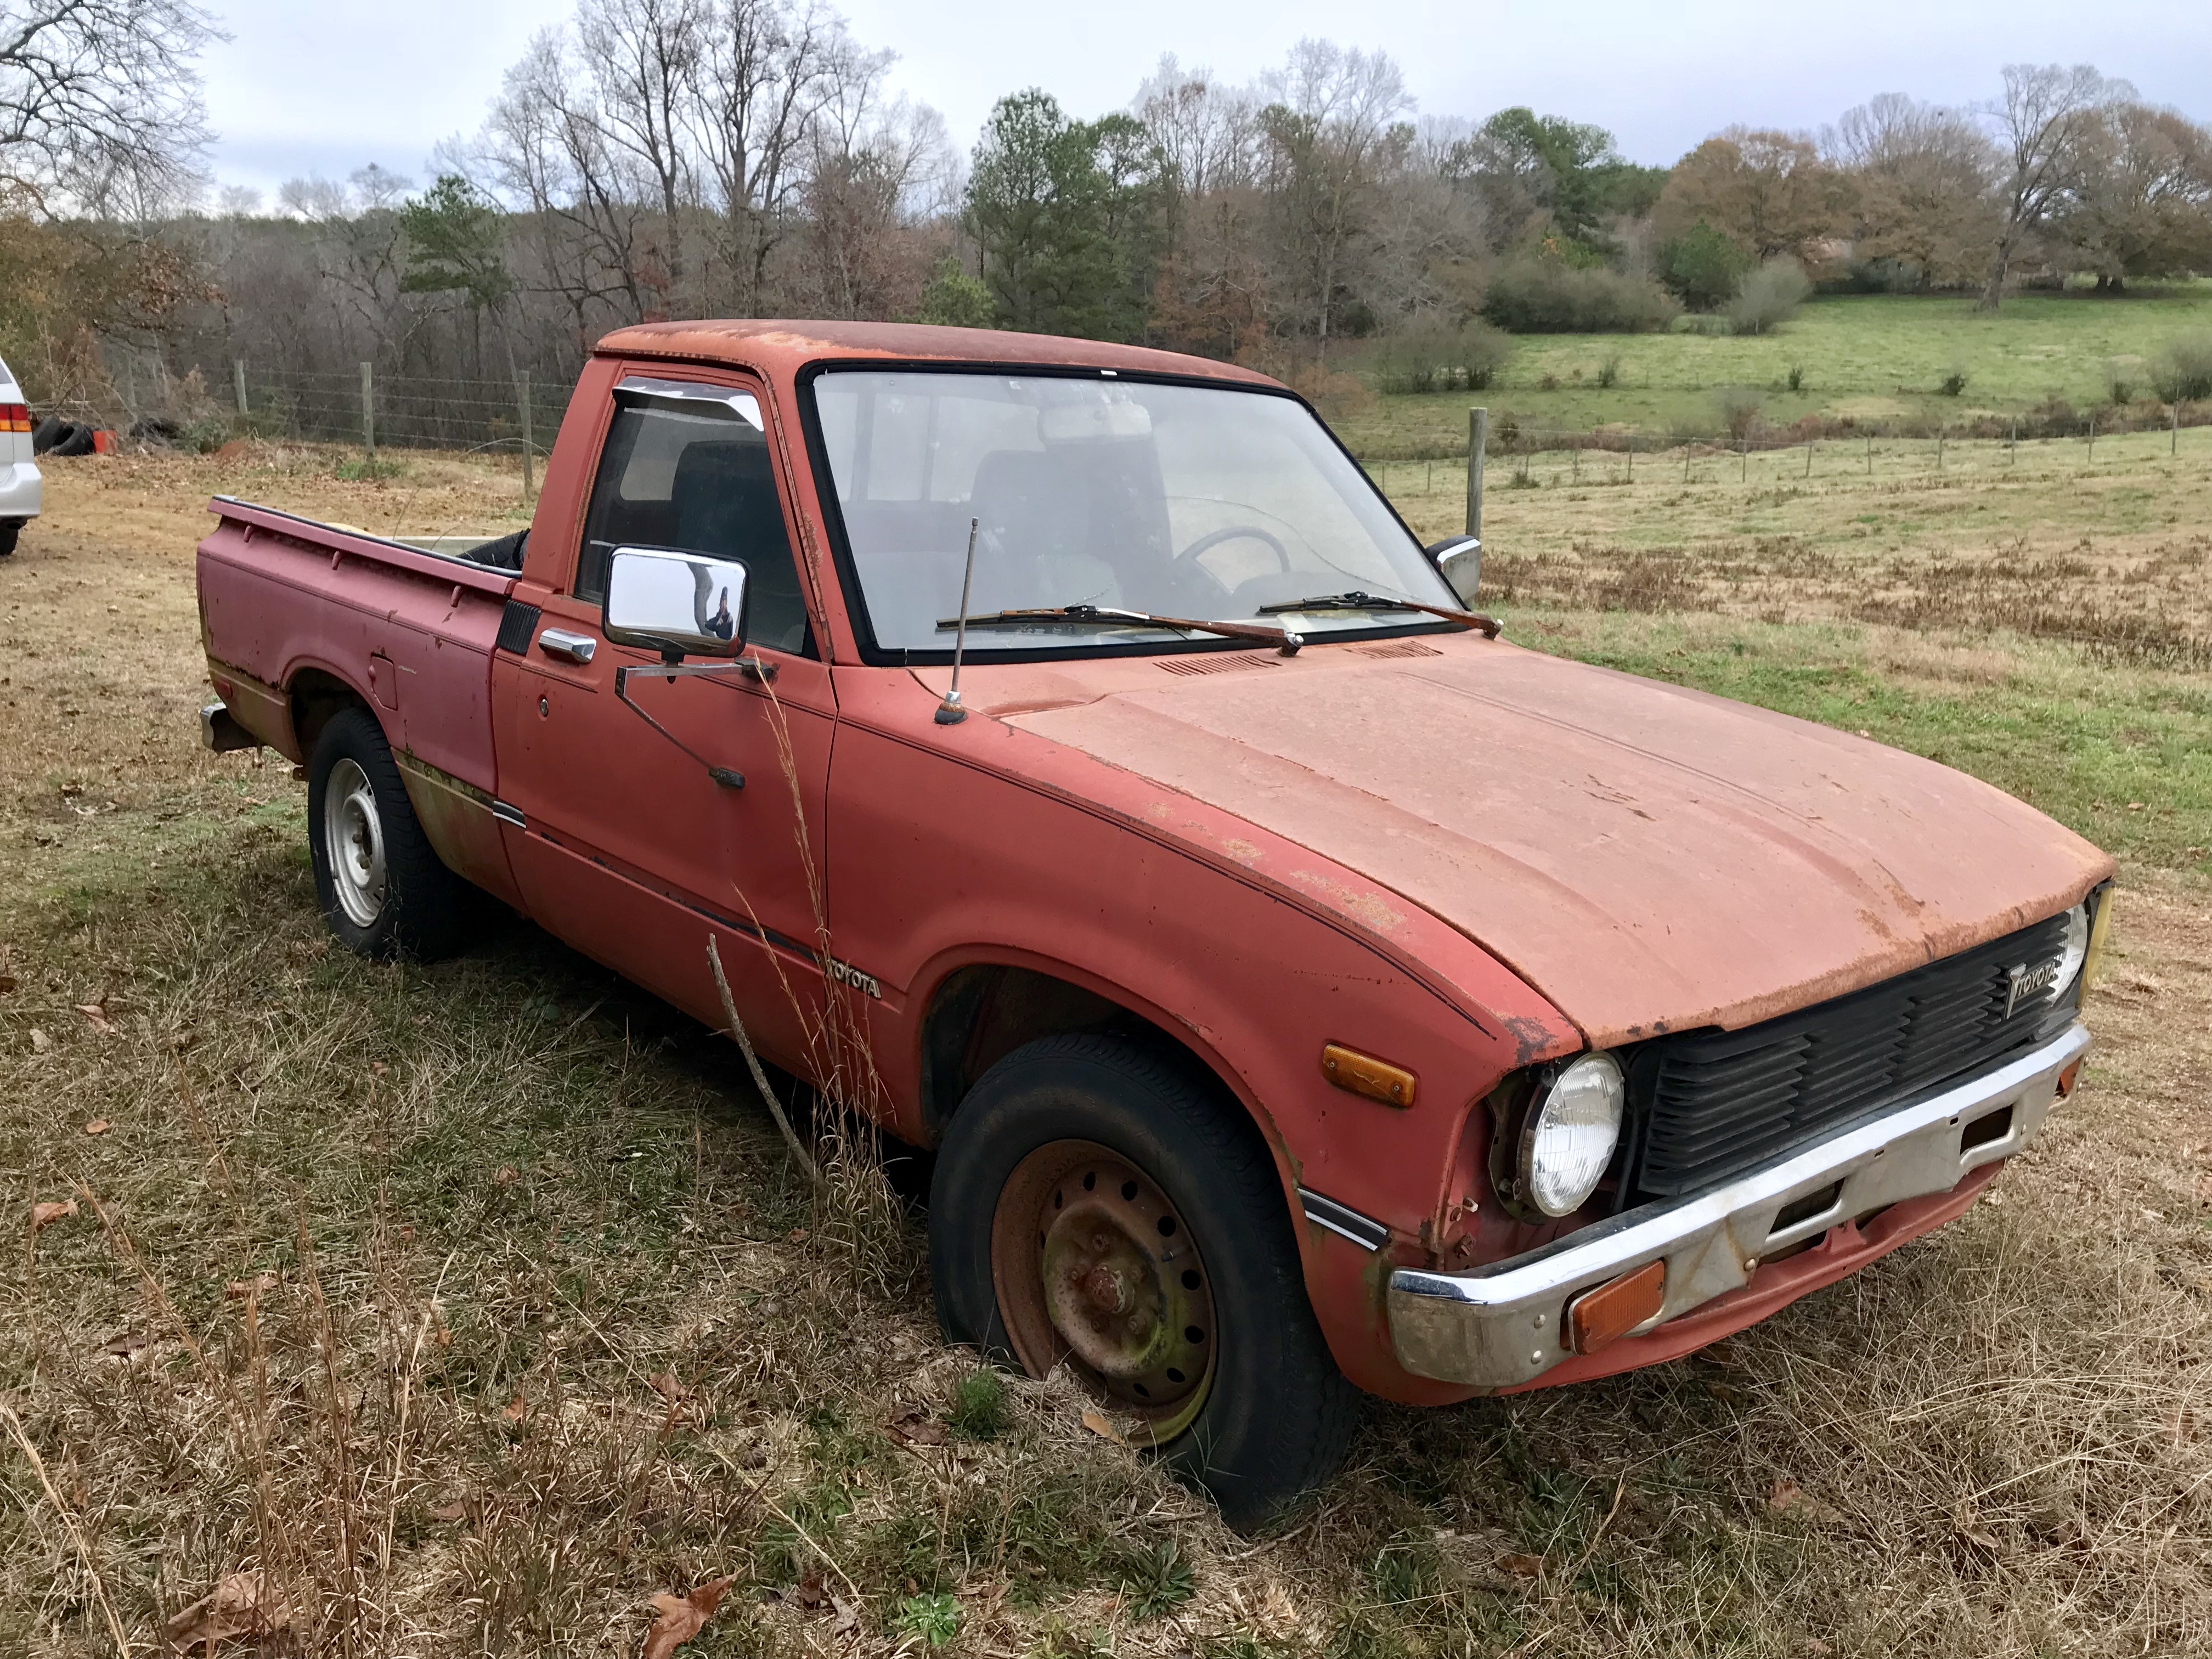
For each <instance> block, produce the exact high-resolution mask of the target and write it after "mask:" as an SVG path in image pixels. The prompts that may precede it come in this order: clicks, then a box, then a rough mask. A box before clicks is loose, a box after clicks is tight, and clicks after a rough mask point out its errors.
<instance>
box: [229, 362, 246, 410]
mask: <svg viewBox="0 0 2212 1659" xmlns="http://www.w3.org/2000/svg"><path fill="white" fill-rule="evenodd" d="M230 382H231V384H232V385H233V386H235V387H236V388H237V389H238V412H239V413H240V414H241V415H243V414H245V413H246V359H245V358H243V357H233V358H232V359H231V360H230Z"/></svg>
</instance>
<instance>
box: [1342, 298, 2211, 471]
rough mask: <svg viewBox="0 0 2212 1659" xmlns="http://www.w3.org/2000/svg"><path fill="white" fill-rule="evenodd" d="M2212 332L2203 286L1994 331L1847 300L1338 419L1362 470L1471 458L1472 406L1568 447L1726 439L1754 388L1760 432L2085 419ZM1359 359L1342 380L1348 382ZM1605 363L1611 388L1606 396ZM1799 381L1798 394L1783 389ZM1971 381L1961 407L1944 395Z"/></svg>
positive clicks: (1973, 315)
mask: <svg viewBox="0 0 2212 1659" xmlns="http://www.w3.org/2000/svg"><path fill="white" fill-rule="evenodd" d="M2207 331H2212V282H2198V283H2186V284H2179V285H2176V286H2174V287H2172V288H2169V289H2160V290H2155V291H2146V292H2144V293H2142V294H2138V295H2127V296H2125V297H2122V298H2116V299H2109V298H2100V297H2098V296H2096V295H2093V294H2089V293H2086V292H2081V293H2073V294H2023V295H2017V296H2015V297H2014V298H2012V299H2009V300H2008V301H2006V302H2005V304H2004V307H2003V309H2002V311H2001V312H1999V313H1997V314H1996V316H1994V317H1992V316H1988V315H1985V314H1984V313H1979V312H1977V311H1976V310H1975V309H1974V307H1973V301H1972V300H1971V299H1962V298H1959V297H1956V296H1953V295H1942V296H1929V297H1922V296H1912V295H1835V296H1827V297H1822V298H1819V299H1815V300H1814V301H1810V302H1809V303H1808V304H1807V305H1806V306H1805V307H1804V308H1803V309H1802V310H1801V311H1800V312H1799V313H1797V316H1796V318H1795V319H1793V320H1792V321H1790V322H1789V323H1786V324H1784V325H1783V326H1782V327H1781V328H1780V329H1778V330H1777V331H1775V332H1773V333H1771V334H1767V335H1760V336H1756V337H1745V338H1741V339H1739V338H1735V337H1730V336H1725V335H1723V336H1711V335H1701V334H1692V333H1686V332H1681V331H1673V332H1668V333H1664V334H1597V335H1589V334H1583V335H1541V334H1535V335H1522V336H1519V337H1516V340H1515V342H1514V351H1513V356H1512V358H1511V360H1510V362H1508V363H1507V365H1506V367H1505V368H1504V369H1503V370H1502V371H1501V372H1500V373H1499V374H1498V378H1497V380H1496V381H1495V382H1494V383H1493V384H1492V386H1489V387H1488V388H1486V390H1484V391H1483V392H1477V393H1468V392H1455V393H1449V394H1438V395H1433V396H1425V397H1386V398H1377V399H1376V400H1374V402H1373V403H1372V404H1369V405H1368V406H1366V407H1364V408H1363V409H1361V410H1357V411H1355V412H1353V413H1352V414H1350V415H1348V416H1346V417H1345V418H1344V419H1343V420H1342V421H1341V422H1340V425H1341V427H1342V429H1343V431H1344V435H1345V441H1346V442H1347V443H1348V444H1350V445H1351V447H1352V450H1353V452H1354V453H1357V454H1360V455H1392V456H1414V455H1422V454H1429V453H1438V454H1441V453H1449V452H1450V449H1451V447H1453V446H1455V445H1456V446H1457V447H1459V449H1460V450H1461V451H1462V452H1463V451H1464V449H1465V447H1466V444H1467V410H1468V405H1469V404H1477V403H1480V404H1487V405H1488V406H1489V407H1490V410H1491V411H1492V420H1493V422H1499V423H1502V422H1504V421H1505V420H1506V419H1507V418H1508V417H1509V416H1510V417H1511V418H1512V419H1514V420H1516V421H1517V422H1519V424H1520V425H1522V426H1523V427H1528V428H1547V429H1556V430H1559V431H1567V432H1587V431H1589V430H1591V429H1592V428H1597V427H1622V428H1632V429H1635V430H1638V431H1642V432H1650V433H1684V432H1686V433H1707V432H1712V431H1714V430H1716V429H1717V428H1718V427H1719V425H1720V424H1721V416H1720V404H1719V395H1718V394H1719V392H1720V391H1721V390H1722V389H1723V388H1729V387H1751V388H1754V389H1756V390H1758V391H1759V392H1761V393H1762V394H1763V396H1764V398H1765V411H1764V412H1765V419H1766V420H1767V421H1768V422H1770V423H1771V424H1772V425H1774V426H1787V425H1788V424H1790V422H1793V421H1796V420H1797V419H1798V418H1799V417H1801V416H1807V415H1818V416H1824V417H1826V418H1828V419H1831V420H1840V419H1843V418H1845V417H1849V418H1852V419H1855V420H1857V422H1860V423H1861V424H1862V425H1863V426H1872V427H1875V428H1877V429H1879V428H1883V427H1885V426H1887V425H1890V424H1893V423H1899V422H1902V423H1905V425H1907V426H1909V427H1910V428H1911V429H1915V430H1917V429H1922V428H1929V429H1932V428H1935V427H1936V426H1938V425H1941V424H1943V423H1945V422H1960V421H1965V420H1968V419H1971V418H1972V417H1973V416H1978V415H1981V414H2010V413H2012V412H2015V411H2017V410H2024V409H2027V408H2028V407H2030V406H2031V405H2033V404H2039V403H2041V402H2042V401H2043V400H2044V399H2045V398H2051V397H2057V398H2064V399H2065V400H2066V401H2067V402H2069V403H2070V404H2073V405H2074V406H2075V408H2076V409H2080V410H2085V411H2086V410H2088V409H2090V408H2092V407H2094V406H2096V405H2098V404H2102V403H2104V402H2105V401H2106V397H2107V394H2108V391H2109V389H2110V384H2111V380H2112V377H2113V375H2114V374H2115V373H2116V372H2117V373H2118V375H2119V376H2120V378H2122V379H2124V380H2128V381H2130V382H2131V383H2132V390H2133V391H2134V392H2135V393H2136V395H2137V396H2138V397H2141V396H2144V395H2147V394H2148V392H2150V390H2151V386H2150V372H2149V369H2150V364H2151V363H2152V362H2153V361H2154V359H2156V357H2157V356H2158V355H2159V354H2160V352H2161V351H2162V350H2164V349H2165V348H2166V345H2167V344H2168V343H2170V342H2171V341H2172V340H2174V339H2176V338H2177V337H2181V336H2185V335H2198V334H2203V333H2205V332H2207ZM1358 362H1359V359H1358V356H1356V355H1353V356H1347V358H1346V363H1345V366H1346V367H1352V368H1356V367H1357V365H1358ZM1608 362H1611V363H1613V365H1614V366H1615V373H1616V374H1617V377H1618V378H1617V380H1616V381H1615V383H1614V384H1613V386H1609V387H1606V386H1600V385H1599V384H1598V378H1599V374H1600V372H1601V369H1603V368H1605V367H1606V365H1607V363H1608ZM1792 368H1797V369H1800V370H1802V374H1803V384H1802V388H1801V389H1800V390H1798V391H1796V392H1792V391H1791V390H1790V388H1789V375H1790V370H1791V369H1792ZM1954 371H1955V372H1958V373H1961V374H1965V375H1966V385H1965V386H1964V388H1963V389H1962V390H1961V391H1960V393H1959V394H1958V395H1957V396H1956V397H1949V396H1946V395H1944V394H1943V393H1942V392H1941V391H1940V390H1939V389H1938V388H1939V387H1940V386H1941V385H1942V382H1943V380H1945V379H1946V377H1948V375H1950V374H1953V373H1954Z"/></svg>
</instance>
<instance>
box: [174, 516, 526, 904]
mask: <svg viewBox="0 0 2212 1659" xmlns="http://www.w3.org/2000/svg"><path fill="white" fill-rule="evenodd" d="M209 510H210V512H212V513H215V514H216V517H217V519H218V520H219V522H218V523H217V524H216V528H215V530H214V532H212V533H211V534H210V535H209V536H208V537H207V538H205V539H204V540H203V541H202V542H201V543H200V544H199V595H200V633H201V639H202V641H203V643H204V646H205V648H206V651H207V656H208V667H209V671H210V676H211V678H213V679H214V682H215V686H216V692H217V694H218V695H220V696H222V700H223V702H224V704H225V705H226V706H227V707H228V709H229V710H230V714H231V717H232V718H233V719H234V720H236V721H237V722H238V724H239V725H240V726H242V727H244V728H245V729H246V731H247V732H250V733H252V736H254V737H256V738H259V739H260V740H261V741H262V742H264V743H265V744H268V745H269V746H270V748H272V749H275V750H277V751H278V752H279V753H281V754H283V755H285V756H287V757H289V758H290V759H291V760H293V761H294V762H295V763H305V762H306V760H307V756H308V751H309V750H310V749H311V748H312V745H313V737H314V732H315V731H316V730H317V729H318V728H319V723H320V719H321V717H322V712H323V710H324V709H325V708H327V707H328V706H331V705H333V704H334V703H335V702H337V701H339V700H341V699H342V698H343V696H344V694H345V693H347V692H350V693H351V694H353V695H354V696H358V697H359V698H360V699H361V700H362V702H365V703H367V704H368V706H369V708H372V709H374V711H375V713H376V715H377V718H378V720H380V722H381V723H382V724H383V726H384V732H385V737H386V740H387V741H388V742H389V743H390V744H391V745H392V754H393V756H394V757H395V758H396V759H397V760H398V762H399V763H400V767H401V771H402V775H404V777H405V779H406V781H407V789H408V793H409V796H410V799H413V800H414V802H415V805H416V813H417V815H418V816H419V817H421V818H422V823H423V826H424V828H425V829H426V831H427V832H428V834H429V835H430V836H431V839H432V841H433V842H434V843H435V844H437V846H438V848H439V851H440V853H441V855H443V856H445V857H446V859H447V862H448V863H449V864H452V865H453V867H454V868H455V869H456V870H459V871H460V872H462V873H463V874H465V875H467V876H469V877H470V878H471V879H474V880H477V882H478V883H479V884H482V885H485V886H488V887H489V888H491V889H492V890H494V891H495V892H498V891H504V890H507V889H508V887H509V886H510V882H509V879H508V878H507V873H506V857H505V854H504V853H503V852H502V851H501V850H500V848H499V840H498V835H497V826H496V824H495V822H494V821H493V819H492V817H491V813H490V806H491V802H492V799H493V798H494V796H495V794H496V793H497V790H498V776H497V769H496V767H495V763H494V760H493V755H492V725H491V701H490V691H491V653H492V649H493V647H494V646H495V644H496V643H497V642H498V640H499V638H500V630H501V623H502V621H503V620H504V618H505V617H506V614H507V595H508V592H509V591H510V590H511V589H512V588H513V586H514V582H515V579H516V573H515V571H514V570H513V569H510V568H499V567H497V566H495V565H493V564H490V563H489V562H483V561H481V560H478V559H473V558H467V557H461V556H456V555H454V554H453V553H449V552H445V551H429V550H425V549H423V548H420V547H413V546H410V545H408V544H405V543H403V542H397V541H391V540H386V539H385V538H381V537H377V536H371V535H368V534H366V533H365V532H360V531H355V530H345V529H340V528H338V527H337V526H331V525H326V524H319V523H317V522H316V521H315V520H312V519H303V518H300V517H298V516H296V515H295V514H293V513H282V512H278V511H277V510H276V509H275V508H273V507H258V506H256V505H254V504H252V503H251V502H247V501H237V500H234V499H233V498H231V497H229V496H224V495H218V496H216V498H215V499H214V500H213V501H210V503H209ZM512 539H513V538H501V541H498V542H493V543H489V544H483V545H484V547H485V550H486V552H487V553H488V554H489V556H492V557H501V558H511V557H513V550H512V548H511V547H510V546H509V545H508V544H509V543H511V541H512ZM518 562H519V561H518ZM530 620H531V618H530V617H525V618H524V620H523V621H522V623H521V626H522V627H523V629H525V631H526V630H527V629H528V626H529V621H530Z"/></svg>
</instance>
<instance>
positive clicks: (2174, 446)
mask: <svg viewBox="0 0 2212 1659" xmlns="http://www.w3.org/2000/svg"><path fill="white" fill-rule="evenodd" d="M2172 417H2173V424H2172V426H2171V427H2169V428H2167V429H2166V453H2167V454H2169V455H2179V453H2181V399H2180V398H2175V399H2174V400H2173V409H2172Z"/></svg>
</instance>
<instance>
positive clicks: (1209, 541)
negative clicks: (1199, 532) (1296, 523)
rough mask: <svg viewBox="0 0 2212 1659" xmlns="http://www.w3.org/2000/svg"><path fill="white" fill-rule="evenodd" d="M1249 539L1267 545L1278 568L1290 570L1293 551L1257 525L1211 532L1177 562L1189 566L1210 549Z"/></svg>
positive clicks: (1202, 537) (1193, 544)
mask: <svg viewBox="0 0 2212 1659" xmlns="http://www.w3.org/2000/svg"><path fill="white" fill-rule="evenodd" d="M1245 538H1250V539H1251V540H1253V541H1255V542H1265V543H1267V545H1268V546H1269V547H1271V548H1273V550H1274V552H1275V565H1276V568H1278V569H1280V570H1284V571H1288V570H1289V569H1290V568H1291V550H1290V549H1289V548H1287V547H1285V546H1284V545H1283V544H1282V543H1281V542H1279V541H1278V540H1277V539H1276V538H1274V536H1273V535H1272V534H1270V533H1269V532H1267V531H1265V530H1262V529H1261V528H1260V526H1258V525H1256V524H1232V525H1231V526H1228V528H1226V529H1225V530H1215V531H1210V532H1207V533H1206V535H1203V536H1200V538H1198V539H1197V540H1196V541H1194V542H1193V543H1192V544H1190V545H1189V546H1188V547H1186V548H1185V549H1183V550H1182V552H1180V553H1178V554H1176V556H1175V562H1176V563H1177V564H1187V563H1188V562H1190V561H1191V560H1193V559H1195V558H1196V557H1197V556H1199V555H1200V554H1201V553H1203V552H1205V551H1206V549H1208V548H1210V547H1218V546H1220V545H1221V544H1222V543H1224V542H1234V541H1241V540H1243V539H1245ZM1208 574H1211V573H1208Z"/></svg>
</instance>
